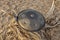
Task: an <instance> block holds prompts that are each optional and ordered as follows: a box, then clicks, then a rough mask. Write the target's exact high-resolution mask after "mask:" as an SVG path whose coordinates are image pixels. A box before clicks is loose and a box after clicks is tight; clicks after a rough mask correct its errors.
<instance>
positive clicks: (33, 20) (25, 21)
mask: <svg viewBox="0 0 60 40" xmlns="http://www.w3.org/2000/svg"><path fill="white" fill-rule="evenodd" d="M18 23H19V25H20V26H21V27H22V28H24V29H25V30H28V31H38V30H40V29H42V28H43V27H44V25H45V19H44V17H43V15H42V14H41V13H39V12H37V11H35V10H32V9H27V10H23V11H22V12H20V13H19V14H18Z"/></svg>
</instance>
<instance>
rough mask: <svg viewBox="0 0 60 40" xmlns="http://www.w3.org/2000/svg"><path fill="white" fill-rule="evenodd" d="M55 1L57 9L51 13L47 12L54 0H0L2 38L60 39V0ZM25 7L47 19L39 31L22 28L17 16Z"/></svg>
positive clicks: (12, 39)
mask: <svg viewBox="0 0 60 40" xmlns="http://www.w3.org/2000/svg"><path fill="white" fill-rule="evenodd" d="M54 2H55V3H54V4H55V9H54V11H53V13H52V14H51V15H50V13H49V14H47V12H48V11H49V9H50V7H51V5H52V0H0V40H60V0H54ZM25 9H34V10H37V11H39V12H40V13H42V15H44V17H45V20H46V25H45V27H44V28H43V29H41V30H40V31H37V32H29V31H26V30H24V29H22V28H21V27H20V26H19V25H18V23H17V21H16V16H17V15H18V13H19V12H21V11H22V10H25ZM48 15H50V16H48ZM47 16H48V17H47ZM46 17H47V18H46Z"/></svg>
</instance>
